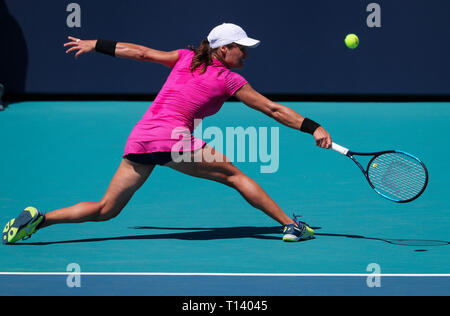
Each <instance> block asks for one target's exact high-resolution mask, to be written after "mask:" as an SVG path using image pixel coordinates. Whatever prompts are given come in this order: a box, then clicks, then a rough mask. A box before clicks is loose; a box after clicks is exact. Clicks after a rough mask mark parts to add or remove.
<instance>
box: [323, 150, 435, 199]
mask: <svg viewBox="0 0 450 316" xmlns="http://www.w3.org/2000/svg"><path fill="white" fill-rule="evenodd" d="M331 148H333V150H335V151H337V152H338V153H341V154H343V155H345V156H347V157H349V158H351V159H352V160H353V161H354V162H355V163H356V164H357V165H358V167H359V168H360V169H361V171H362V172H363V174H364V176H365V177H366V179H367V181H368V182H369V184H370V186H371V187H372V188H373V189H374V190H375V192H377V193H378V194H380V195H381V196H382V197H384V198H386V199H388V200H391V201H393V202H397V203H406V202H411V201H413V200H415V199H417V198H418V197H419V196H420V195H421V194H422V193H423V192H424V191H425V188H426V187H427V184H428V171H427V168H426V167H425V164H424V163H423V162H422V161H420V159H419V158H417V157H414V156H413V155H411V154H408V153H405V152H403V151H398V150H388V151H380V152H375V153H357V152H353V151H350V150H349V149H347V148H345V147H342V146H340V145H338V144H335V143H333V144H332V147H331ZM354 156H372V157H371V159H370V161H369V163H368V165H367V167H366V169H364V168H363V167H362V165H361V164H360V163H359V162H358V161H357V160H356V159H355V157H354Z"/></svg>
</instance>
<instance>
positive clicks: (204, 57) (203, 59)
mask: <svg viewBox="0 0 450 316" xmlns="http://www.w3.org/2000/svg"><path fill="white" fill-rule="evenodd" d="M188 48H189V49H190V50H192V51H194V52H195V55H194V58H193V59H192V63H191V72H194V71H195V70H196V69H197V68H199V67H201V66H203V68H202V69H201V70H200V74H203V73H205V72H206V68H208V66H210V65H212V63H213V59H212V51H213V50H212V49H211V46H209V41H208V40H207V39H205V40H203V41H202V42H201V43H200V46H199V47H198V48H195V47H194V46H188Z"/></svg>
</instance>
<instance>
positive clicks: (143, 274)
mask: <svg viewBox="0 0 450 316" xmlns="http://www.w3.org/2000/svg"><path fill="white" fill-rule="evenodd" d="M73 274H76V275H87V276H88V275H94V276H95V275H98V276H249V277H368V276H371V277H374V276H380V277H450V274H389V273H386V274H383V273H382V274H375V273H162V272H150V273H142V272H130V273H127V272H124V273H121V272H0V276H2V275H38V276H39V275H73Z"/></svg>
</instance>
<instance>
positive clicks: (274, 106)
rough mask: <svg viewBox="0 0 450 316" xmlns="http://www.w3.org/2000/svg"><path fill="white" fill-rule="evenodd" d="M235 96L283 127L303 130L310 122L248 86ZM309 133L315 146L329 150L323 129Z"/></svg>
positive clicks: (328, 140) (328, 141) (318, 128)
mask: <svg viewBox="0 0 450 316" xmlns="http://www.w3.org/2000/svg"><path fill="white" fill-rule="evenodd" d="M235 96H236V97H237V98H238V99H239V100H240V101H242V102H243V103H244V104H246V105H247V106H249V107H251V108H253V109H255V110H258V111H260V112H262V113H264V114H266V115H268V116H270V117H272V118H273V119H275V120H277V121H278V122H280V123H281V124H283V125H285V126H288V127H291V128H294V129H297V130H305V125H304V124H308V121H309V122H312V121H310V120H308V119H306V118H305V117H303V116H301V115H300V114H298V113H297V112H295V111H294V110H293V109H291V108H289V107H287V106H284V105H281V104H278V103H275V102H272V101H271V100H269V99H268V98H266V97H265V96H263V95H262V94H260V93H259V92H257V91H256V90H254V89H253V88H252V87H251V86H250V84H246V85H244V86H243V87H242V88H241V89H239V90H238V91H237V92H236V93H235ZM313 127H314V126H313ZM310 133H311V134H312V135H313V136H314V139H315V140H316V145H317V146H319V147H321V148H327V149H328V148H331V144H332V140H331V136H330V134H329V133H328V132H327V131H326V130H325V129H324V128H323V127H321V126H318V127H316V128H314V131H312V130H311V131H310Z"/></svg>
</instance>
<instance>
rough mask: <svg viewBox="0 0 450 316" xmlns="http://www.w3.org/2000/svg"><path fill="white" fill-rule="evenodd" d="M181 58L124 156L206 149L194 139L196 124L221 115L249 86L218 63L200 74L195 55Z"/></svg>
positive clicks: (185, 52)
mask: <svg viewBox="0 0 450 316" xmlns="http://www.w3.org/2000/svg"><path fill="white" fill-rule="evenodd" d="M178 56H179V58H178V61H177V63H176V64H175V66H174V67H173V69H172V71H171V73H170V75H169V77H168V79H167V81H166V83H165V84H164V86H163V88H162V89H161V91H160V92H159V94H158V96H157V97H156V99H155V101H154V102H153V103H152V105H151V106H150V107H149V108H148V110H147V112H146V113H145V115H144V116H143V117H142V119H141V120H140V121H139V122H138V123H137V124H136V126H135V127H134V128H133V130H132V132H131V134H130V136H129V138H128V141H127V143H126V145H125V152H124V156H126V155H128V154H141V153H152V152H170V151H178V152H183V151H192V150H197V149H199V148H201V147H203V146H204V144H205V142H204V141H203V140H201V139H197V138H195V137H193V136H192V134H193V131H194V129H195V127H196V126H194V120H195V119H203V118H204V117H207V116H210V115H213V114H215V113H217V112H218V111H219V110H220V108H221V107H222V105H223V103H224V102H225V101H226V100H227V99H228V98H230V97H231V96H232V95H233V94H234V93H235V92H236V91H237V90H239V89H240V88H241V87H242V86H244V85H245V84H246V83H247V81H246V80H245V79H244V78H243V77H242V76H241V75H239V74H237V73H234V72H231V71H230V70H229V69H228V68H226V67H225V66H224V65H223V64H222V63H221V62H220V61H218V60H216V59H214V61H213V64H212V65H211V66H209V67H208V69H207V70H206V72H205V73H203V74H200V73H199V71H200V70H199V69H197V70H196V71H195V72H194V73H192V72H191V69H190V66H191V63H192V59H193V57H194V52H193V51H190V50H187V49H180V50H178ZM180 141H182V142H183V145H182V146H180ZM186 144H187V145H186Z"/></svg>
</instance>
